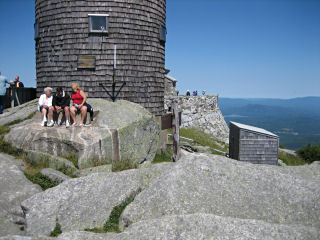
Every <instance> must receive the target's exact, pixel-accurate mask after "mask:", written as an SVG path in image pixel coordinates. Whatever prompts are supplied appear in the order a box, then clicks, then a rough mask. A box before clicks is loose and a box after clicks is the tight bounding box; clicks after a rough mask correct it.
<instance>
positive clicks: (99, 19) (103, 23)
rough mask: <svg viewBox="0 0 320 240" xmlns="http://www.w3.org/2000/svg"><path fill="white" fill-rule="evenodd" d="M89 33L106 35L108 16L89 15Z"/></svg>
mask: <svg viewBox="0 0 320 240" xmlns="http://www.w3.org/2000/svg"><path fill="white" fill-rule="evenodd" d="M88 16H89V31H90V32H91V33H107V32H108V16H109V15H107V14H89V15H88Z"/></svg>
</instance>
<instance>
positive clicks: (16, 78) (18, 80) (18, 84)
mask: <svg viewBox="0 0 320 240" xmlns="http://www.w3.org/2000/svg"><path fill="white" fill-rule="evenodd" d="M14 80H15V81H14V86H15V87H16V88H23V87H24V85H23V83H22V82H20V77H19V76H16V77H15V79H14Z"/></svg>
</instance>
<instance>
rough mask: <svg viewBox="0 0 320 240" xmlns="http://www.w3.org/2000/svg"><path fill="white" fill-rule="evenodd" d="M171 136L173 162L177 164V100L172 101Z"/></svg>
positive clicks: (178, 154) (178, 150)
mask: <svg viewBox="0 0 320 240" xmlns="http://www.w3.org/2000/svg"><path fill="white" fill-rule="evenodd" d="M171 106H172V108H171V109H172V135H173V161H174V162H177V161H178V160H179V158H180V146H179V145H180V121H179V111H178V100H177V99H173V101H172V105H171Z"/></svg>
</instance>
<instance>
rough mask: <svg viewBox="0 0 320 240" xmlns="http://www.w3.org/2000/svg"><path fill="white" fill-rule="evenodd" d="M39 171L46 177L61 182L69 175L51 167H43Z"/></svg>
mask: <svg viewBox="0 0 320 240" xmlns="http://www.w3.org/2000/svg"><path fill="white" fill-rule="evenodd" d="M40 173H41V174H42V175H44V176H46V177H48V178H49V179H50V180H52V181H54V182H58V183H62V182H63V181H66V180H68V179H70V177H69V176H67V175H64V174H63V173H62V172H59V171H57V170H54V169H52V168H44V169H42V170H41V171H40Z"/></svg>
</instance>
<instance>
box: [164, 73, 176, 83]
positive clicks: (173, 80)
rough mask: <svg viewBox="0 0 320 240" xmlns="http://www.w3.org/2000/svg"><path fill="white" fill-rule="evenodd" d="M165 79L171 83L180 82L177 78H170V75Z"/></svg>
mask: <svg viewBox="0 0 320 240" xmlns="http://www.w3.org/2000/svg"><path fill="white" fill-rule="evenodd" d="M165 77H166V78H167V79H168V80H170V81H171V82H178V80H177V79H175V78H173V77H171V76H169V75H168V74H167V75H165Z"/></svg>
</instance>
